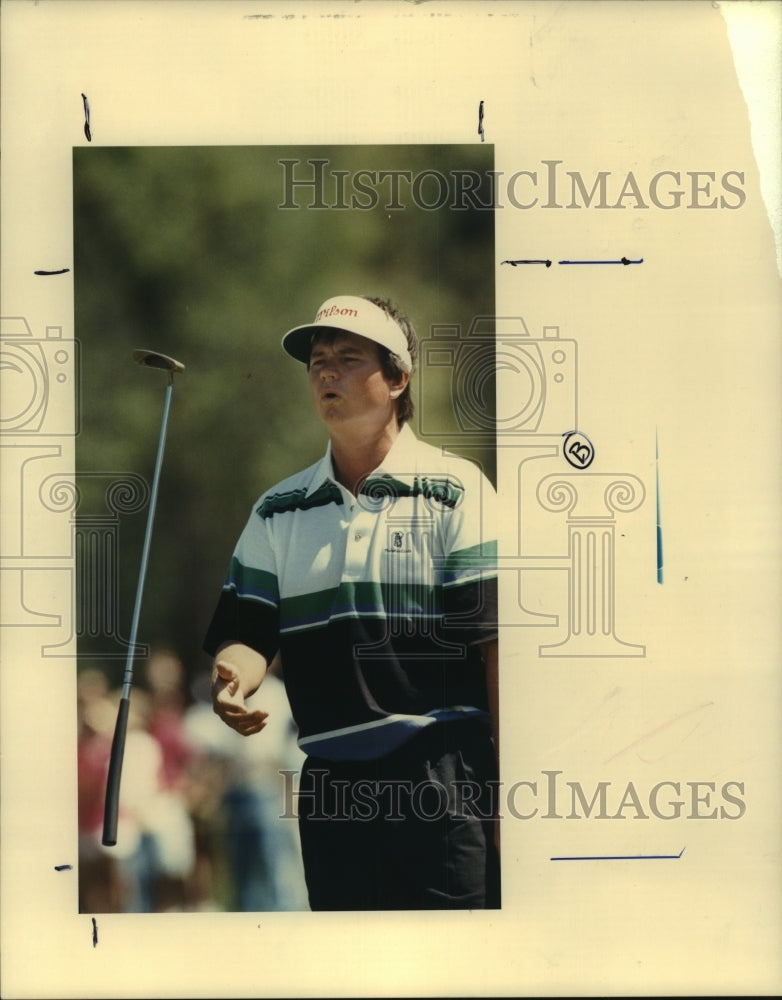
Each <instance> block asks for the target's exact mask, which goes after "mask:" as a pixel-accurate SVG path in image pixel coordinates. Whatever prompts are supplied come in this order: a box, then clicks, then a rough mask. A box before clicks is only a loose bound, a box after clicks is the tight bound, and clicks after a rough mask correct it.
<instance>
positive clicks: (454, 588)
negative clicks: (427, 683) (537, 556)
mask: <svg viewBox="0 0 782 1000" xmlns="http://www.w3.org/2000/svg"><path fill="white" fill-rule="evenodd" d="M458 476H459V480H460V486H461V487H462V490H461V496H459V499H458V500H457V502H456V504H455V506H454V508H453V510H452V511H451V512H450V516H449V517H448V518H447V527H446V531H445V562H444V571H443V609H444V618H443V636H444V638H447V639H449V640H453V641H457V642H462V643H465V644H467V645H469V646H473V645H477V644H481V643H484V642H490V641H491V640H493V639H496V638H497V625H498V622H497V519H496V507H497V503H496V494H495V492H494V488H493V487H492V485H491V483H490V482H489V481H488V479H487V478H486V477H485V476H484V475H483V474H482V473H481V471H480V470H479V469H478V468H477V466H474V465H472V463H467V462H465V463H464V464H463V465H462V466H460V468H459V470H458Z"/></svg>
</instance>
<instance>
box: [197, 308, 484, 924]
mask: <svg viewBox="0 0 782 1000" xmlns="http://www.w3.org/2000/svg"><path fill="white" fill-rule="evenodd" d="M282 346H283V348H284V350H285V351H286V352H287V353H288V354H289V355H290V356H291V357H293V358H295V359H296V360H297V361H299V362H301V363H302V364H303V365H304V366H306V371H307V373H308V378H309V388H310V393H311V396H312V402H313V405H314V407H315V412H316V414H317V415H318V417H319V418H320V420H321V421H322V422H323V423H324V424H325V426H326V428H327V430H328V436H329V442H328V447H327V449H326V453H325V455H324V456H323V457H322V458H321V459H320V460H319V461H318V462H316V463H315V464H314V465H311V466H310V467H309V468H307V469H305V470H304V471H302V472H299V473H297V474H295V475H293V476H291V477H290V478H288V479H285V480H284V481H283V482H281V483H279V484H277V485H276V486H273V487H272V488H271V489H270V490H268V491H267V492H266V493H264V494H263V495H262V496H261V497H260V499H259V500H258V501H257V502H256V504H255V505H254V507H253V509H252V512H251V514H250V517H249V520H248V522H247V525H246V527H245V529H244V531H243V533H242V534H241V536H240V538H239V540H238V542H237V545H236V548H235V550H234V553H233V558H232V560H231V563H230V569H229V571H228V576H227V579H226V581H225V584H224V586H223V590H222V593H221V596H220V598H219V602H218V605H217V608H216V611H215V614H214V617H213V619H212V622H211V625H210V627H209V630H208V634H207V637H206V640H205V643H204V646H205V649H206V650H207V652H209V653H210V654H212V655H213V656H214V658H215V659H214V667H213V678H212V699H213V704H214V710H215V712H216V713H217V714H218V715H219V716H220V718H221V719H222V720H223V721H224V722H225V723H226V724H227V725H229V726H231V727H232V728H233V729H235V730H236V731H237V732H239V733H242V734H243V735H245V736H250V735H252V734H255V733H258V732H260V731H261V730H262V729H263V728H264V725H265V724H266V718H267V713H264V712H263V711H261V710H259V709H251V708H248V706H247V705H246V702H245V699H246V698H247V697H248V696H249V695H250V694H252V693H253V692H255V691H256V690H257V689H258V687H259V686H260V684H261V682H262V681H263V678H264V674H265V673H266V670H267V668H268V666H269V665H270V664H271V662H272V660H273V658H274V657H275V656H276V655H277V654H279V655H280V657H281V661H282V670H283V675H284V680H285V686H286V690H287V694H288V699H289V701H290V706H291V711H292V714H293V718H294V720H295V722H296V724H297V726H298V730H299V745H300V746H301V748H302V750H303V751H304V752H305V753H306V754H307V758H306V761H305V764H304V767H303V768H302V773H301V779H300V783H299V788H298V789H297V791H296V793H295V794H296V808H297V812H298V817H299V829H300V835H301V846H302V855H303V862H304V871H305V877H306V882H307V890H308V895H309V903H310V906H311V908H312V909H313V910H396V909H449V908H471V909H476V908H496V907H498V906H499V905H500V893H499V855H498V851H497V847H496V843H497V829H496V823H497V821H496V819H495V812H496V801H495V800H496V791H497V788H498V780H497V746H498V744H497V610H496V604H497V599H496V543H495V541H494V537H493V532H494V530H495V527H496V526H495V522H494V515H493V513H492V500H493V491H492V488H491V486H490V484H489V483H488V482H487V480H486V479H485V478H484V476H483V475H482V474H481V472H480V470H479V469H478V468H477V467H476V466H475V465H474V464H473V463H471V462H468V461H466V460H465V459H461V458H457V457H455V456H453V455H448V454H444V453H443V452H442V451H441V450H440V449H438V448H434V447H432V446H430V445H428V444H424V443H423V442H421V441H419V440H418V439H417V438H416V437H415V435H414V434H413V432H412V430H411V429H410V426H409V418H410V416H411V415H412V409H413V407H412V399H411V392H410V378H411V375H412V374H413V371H414V368H415V361H416V356H417V340H416V335H415V331H414V330H413V327H412V325H411V324H410V322H409V320H408V319H407V318H406V317H405V316H404V315H402V314H401V313H400V312H399V311H398V310H397V309H396V307H395V306H393V305H392V304H391V303H390V302H388V301H387V300H385V299H379V298H365V297H360V296H353V295H343V296H338V297H336V298H332V299H329V300H328V301H327V302H325V303H323V305H322V306H321V307H320V309H318V311H317V314H316V316H315V319H314V322H312V323H310V324H308V325H306V326H301V327H296V328H295V329H293V330H290V331H289V332H288V333H286V334H285V336H284V337H283V340H282ZM487 525H488V526H490V527H488V528H487ZM281 821H283V820H281Z"/></svg>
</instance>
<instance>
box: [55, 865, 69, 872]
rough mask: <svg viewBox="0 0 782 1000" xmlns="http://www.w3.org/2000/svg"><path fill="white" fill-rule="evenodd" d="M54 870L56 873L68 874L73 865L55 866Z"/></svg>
mask: <svg viewBox="0 0 782 1000" xmlns="http://www.w3.org/2000/svg"><path fill="white" fill-rule="evenodd" d="M54 870H55V871H56V872H69V871H72V870H73V865H55V866H54Z"/></svg>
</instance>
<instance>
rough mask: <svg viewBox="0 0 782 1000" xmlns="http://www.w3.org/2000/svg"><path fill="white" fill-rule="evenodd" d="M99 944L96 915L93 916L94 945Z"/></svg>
mask: <svg viewBox="0 0 782 1000" xmlns="http://www.w3.org/2000/svg"><path fill="white" fill-rule="evenodd" d="M97 945H98V921H97V920H96V919H95V917H93V918H92V947H93V948H96V947H97Z"/></svg>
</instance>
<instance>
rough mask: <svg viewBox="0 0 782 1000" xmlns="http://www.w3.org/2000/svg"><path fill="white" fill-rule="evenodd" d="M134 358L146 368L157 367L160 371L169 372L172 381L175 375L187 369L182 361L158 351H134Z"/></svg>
mask: <svg viewBox="0 0 782 1000" xmlns="http://www.w3.org/2000/svg"><path fill="white" fill-rule="evenodd" d="M133 360H134V361H135V362H136V364H139V365H142V366H143V367H144V368H157V369H158V371H163V372H167V373H168V377H169V379H170V380H171V381H173V379H174V375H176V374H177V372H183V371H184V370H185V366H184V365H183V364H182V362H181V361H176V360H175V359H174V358H169V357H168V355H166V354H158V352H157V351H141V350H139V351H134V352H133Z"/></svg>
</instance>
